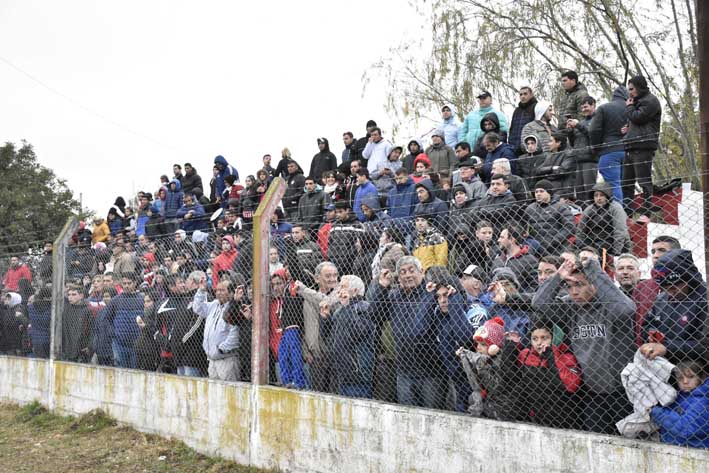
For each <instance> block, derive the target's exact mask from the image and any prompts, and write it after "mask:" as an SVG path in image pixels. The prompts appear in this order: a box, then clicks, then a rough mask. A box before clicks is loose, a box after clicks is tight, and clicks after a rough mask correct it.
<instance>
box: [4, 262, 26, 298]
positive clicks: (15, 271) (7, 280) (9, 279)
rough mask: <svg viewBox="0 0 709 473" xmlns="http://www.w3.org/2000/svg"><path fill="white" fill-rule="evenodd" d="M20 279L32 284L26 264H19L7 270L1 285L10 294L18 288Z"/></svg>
mask: <svg viewBox="0 0 709 473" xmlns="http://www.w3.org/2000/svg"><path fill="white" fill-rule="evenodd" d="M20 279H27V281H28V282H32V273H31V272H30V268H28V267H27V265H26V264H20V265H19V266H17V267H16V268H9V269H8V270H7V273H5V277H4V278H3V279H2V285H3V286H5V289H7V290H8V291H10V292H17V291H18V289H19V287H20Z"/></svg>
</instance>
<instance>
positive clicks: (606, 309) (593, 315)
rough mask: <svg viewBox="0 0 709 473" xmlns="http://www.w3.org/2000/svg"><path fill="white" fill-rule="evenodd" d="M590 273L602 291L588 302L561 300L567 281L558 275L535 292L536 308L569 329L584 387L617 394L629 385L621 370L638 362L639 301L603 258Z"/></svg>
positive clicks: (598, 288) (590, 276) (592, 282)
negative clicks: (617, 280)
mask: <svg viewBox="0 0 709 473" xmlns="http://www.w3.org/2000/svg"><path fill="white" fill-rule="evenodd" d="M584 273H585V274H586V277H587V278H588V280H589V282H590V283H591V284H593V285H594V286H595V287H596V291H597V293H596V296H595V297H594V299H593V300H592V301H591V302H589V303H587V304H583V305H582V304H578V303H576V302H574V301H573V300H572V299H571V298H570V297H569V296H564V297H561V298H557V295H558V294H559V291H560V290H561V283H562V280H561V278H560V277H559V274H555V275H554V276H552V277H551V278H549V279H547V280H546V282H545V283H544V284H542V286H541V287H540V288H539V291H537V293H536V294H535V295H534V298H533V299H532V307H533V308H534V310H535V311H536V312H537V314H539V315H540V316H543V317H548V318H549V319H550V320H552V321H553V322H555V323H557V324H559V325H560V326H561V327H562V328H563V329H564V331H565V333H566V336H567V337H568V338H569V340H570V342H571V350H572V351H573V353H574V355H575V356H576V358H577V359H578V362H579V365H580V366H581V376H582V377H583V383H584V385H585V386H586V387H587V388H588V389H590V390H591V391H592V392H594V393H606V394H608V393H613V392H616V391H619V390H621V389H623V386H622V384H621V382H620V373H621V371H623V368H625V365H627V364H628V363H630V362H632V361H633V353H634V352H635V343H634V336H633V320H634V317H635V302H633V301H632V300H631V299H629V298H628V297H627V296H626V295H625V294H623V292H622V291H621V290H620V289H619V288H618V287H617V286H616V285H615V284H613V281H612V280H611V278H610V277H608V275H607V274H606V273H604V272H603V270H602V269H601V266H600V265H599V264H598V262H597V261H590V262H589V264H588V266H587V267H586V268H585V269H584Z"/></svg>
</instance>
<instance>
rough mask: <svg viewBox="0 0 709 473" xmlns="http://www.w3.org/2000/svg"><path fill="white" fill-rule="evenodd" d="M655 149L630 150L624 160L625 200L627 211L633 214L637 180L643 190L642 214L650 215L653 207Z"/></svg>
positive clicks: (640, 211) (640, 210)
mask: <svg viewBox="0 0 709 473" xmlns="http://www.w3.org/2000/svg"><path fill="white" fill-rule="evenodd" d="M654 156H655V151H654V150H651V149H636V150H630V151H628V152H627V153H626V155H625V161H624V162H623V201H624V204H625V211H626V212H627V213H628V215H631V214H632V209H633V199H634V197H635V181H638V184H640V187H641V188H642V190H643V203H642V205H641V207H640V209H638V211H639V213H640V214H641V215H648V216H649V214H650V211H651V209H652V158H653V157H654Z"/></svg>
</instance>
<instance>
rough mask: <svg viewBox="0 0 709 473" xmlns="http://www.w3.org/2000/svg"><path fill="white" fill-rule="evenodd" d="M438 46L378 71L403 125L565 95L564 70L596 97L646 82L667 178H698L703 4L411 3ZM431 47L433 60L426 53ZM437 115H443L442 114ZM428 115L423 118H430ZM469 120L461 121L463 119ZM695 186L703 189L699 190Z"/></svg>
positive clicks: (407, 53) (429, 41)
mask: <svg viewBox="0 0 709 473" xmlns="http://www.w3.org/2000/svg"><path fill="white" fill-rule="evenodd" d="M412 3H413V4H414V6H415V7H416V8H417V9H418V10H419V12H420V13H422V14H423V16H424V17H426V18H427V22H426V24H428V25H430V27H431V36H430V38H428V37H427V38H425V43H424V40H421V42H420V43H419V44H418V45H416V44H414V45H412V44H405V45H402V46H399V47H396V48H394V49H392V50H391V51H390V54H389V55H388V56H387V58H385V59H383V60H381V61H380V62H379V63H377V64H375V66H376V67H375V69H376V70H378V71H379V72H380V73H382V74H383V75H384V76H385V78H386V80H387V82H388V85H389V89H388V100H387V108H388V111H389V113H390V114H392V115H393V116H394V119H395V121H396V122H397V124H398V125H400V124H401V123H403V122H404V121H405V120H409V119H414V120H418V119H419V118H421V116H422V114H423V113H425V111H427V110H432V109H434V105H436V106H440V105H441V104H443V103H446V102H447V103H453V104H455V105H456V106H457V109H458V110H459V113H461V114H462V113H464V112H465V111H468V110H472V108H473V102H474V96H475V93H474V92H475V91H477V90H481V89H485V90H490V91H491V92H492V93H493V95H495V96H496V97H497V100H499V101H501V102H502V103H503V104H507V105H513V104H514V98H515V92H516V91H517V88H518V87H519V86H520V85H522V84H528V85H531V86H532V87H533V88H534V90H535V92H536V95H537V96H538V97H543V98H547V99H549V98H553V97H554V96H556V95H558V93H559V91H560V85H559V77H560V74H561V71H563V70H566V69H573V70H576V71H577V72H578V73H579V76H580V78H581V80H582V81H583V82H584V83H585V84H586V86H587V87H588V89H589V92H590V93H591V94H592V95H594V96H595V97H596V98H600V97H605V98H606V99H610V95H611V93H612V90H613V89H614V88H615V86H617V85H620V84H626V83H627V80H628V79H629V78H630V77H631V76H633V75H635V74H642V75H644V76H645V77H646V78H647V79H648V83H649V85H650V87H651V89H652V91H653V93H655V94H656V95H657V96H658V97H659V98H660V100H662V101H663V102H664V103H663V107H664V132H663V134H662V137H661V141H662V145H663V146H662V148H661V150H660V153H659V159H658V160H657V162H656V166H655V168H656V169H655V172H656V174H658V175H659V177H660V178H666V177H669V176H670V175H671V176H687V177H689V176H691V177H692V178H693V179H695V180H696V179H698V176H699V175H700V173H699V169H700V168H701V166H700V163H699V162H698V154H699V153H698V146H699V143H698V142H699V120H698V97H697V93H696V88H697V84H698V63H697V35H696V32H695V28H694V10H695V4H694V2H693V1H691V0H684V1H682V0H670V1H659V0H645V1H641V2H628V1H624V0H621V1H619V0H554V1H552V0H515V1H509V0H507V1H505V0H458V1H455V0H434V1H433V2H430V1H428V2H427V1H426V0H412ZM424 44H426V45H427V46H426V47H427V48H428V47H430V50H431V51H430V54H426V53H423V54H422V51H421V47H423V45H424ZM436 109H439V108H438V107H436ZM422 111H423V112H422ZM462 117H463V115H461V116H460V118H462ZM695 184H697V185H699V182H698V181H696V182H695Z"/></svg>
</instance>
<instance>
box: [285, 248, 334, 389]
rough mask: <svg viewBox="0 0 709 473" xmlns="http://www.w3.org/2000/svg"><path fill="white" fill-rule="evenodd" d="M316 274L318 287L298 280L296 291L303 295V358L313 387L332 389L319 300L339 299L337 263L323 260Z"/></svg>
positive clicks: (328, 354) (332, 300)
mask: <svg viewBox="0 0 709 473" xmlns="http://www.w3.org/2000/svg"><path fill="white" fill-rule="evenodd" d="M313 274H314V275H315V282H316V283H317V285H318V288H317V290H314V289H310V288H309V287H307V286H306V285H305V284H303V283H302V282H301V281H296V282H295V290H296V292H297V294H298V295H299V296H300V297H302V298H303V326H304V336H303V345H304V346H303V357H304V358H305V362H306V363H307V364H308V366H309V368H310V377H311V380H312V384H313V389H315V390H316V391H320V392H332V390H333V389H332V388H333V386H332V373H331V369H330V353H329V352H328V350H327V347H326V346H325V342H324V340H323V335H322V333H321V330H320V303H321V302H322V301H325V300H327V301H329V302H331V303H334V302H335V300H336V299H335V298H336V296H337V294H336V291H337V290H336V288H337V278H338V271H337V266H335V265H334V264H333V263H331V262H329V261H323V262H322V263H320V264H318V265H317V266H316V267H315V271H314V272H313Z"/></svg>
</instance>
